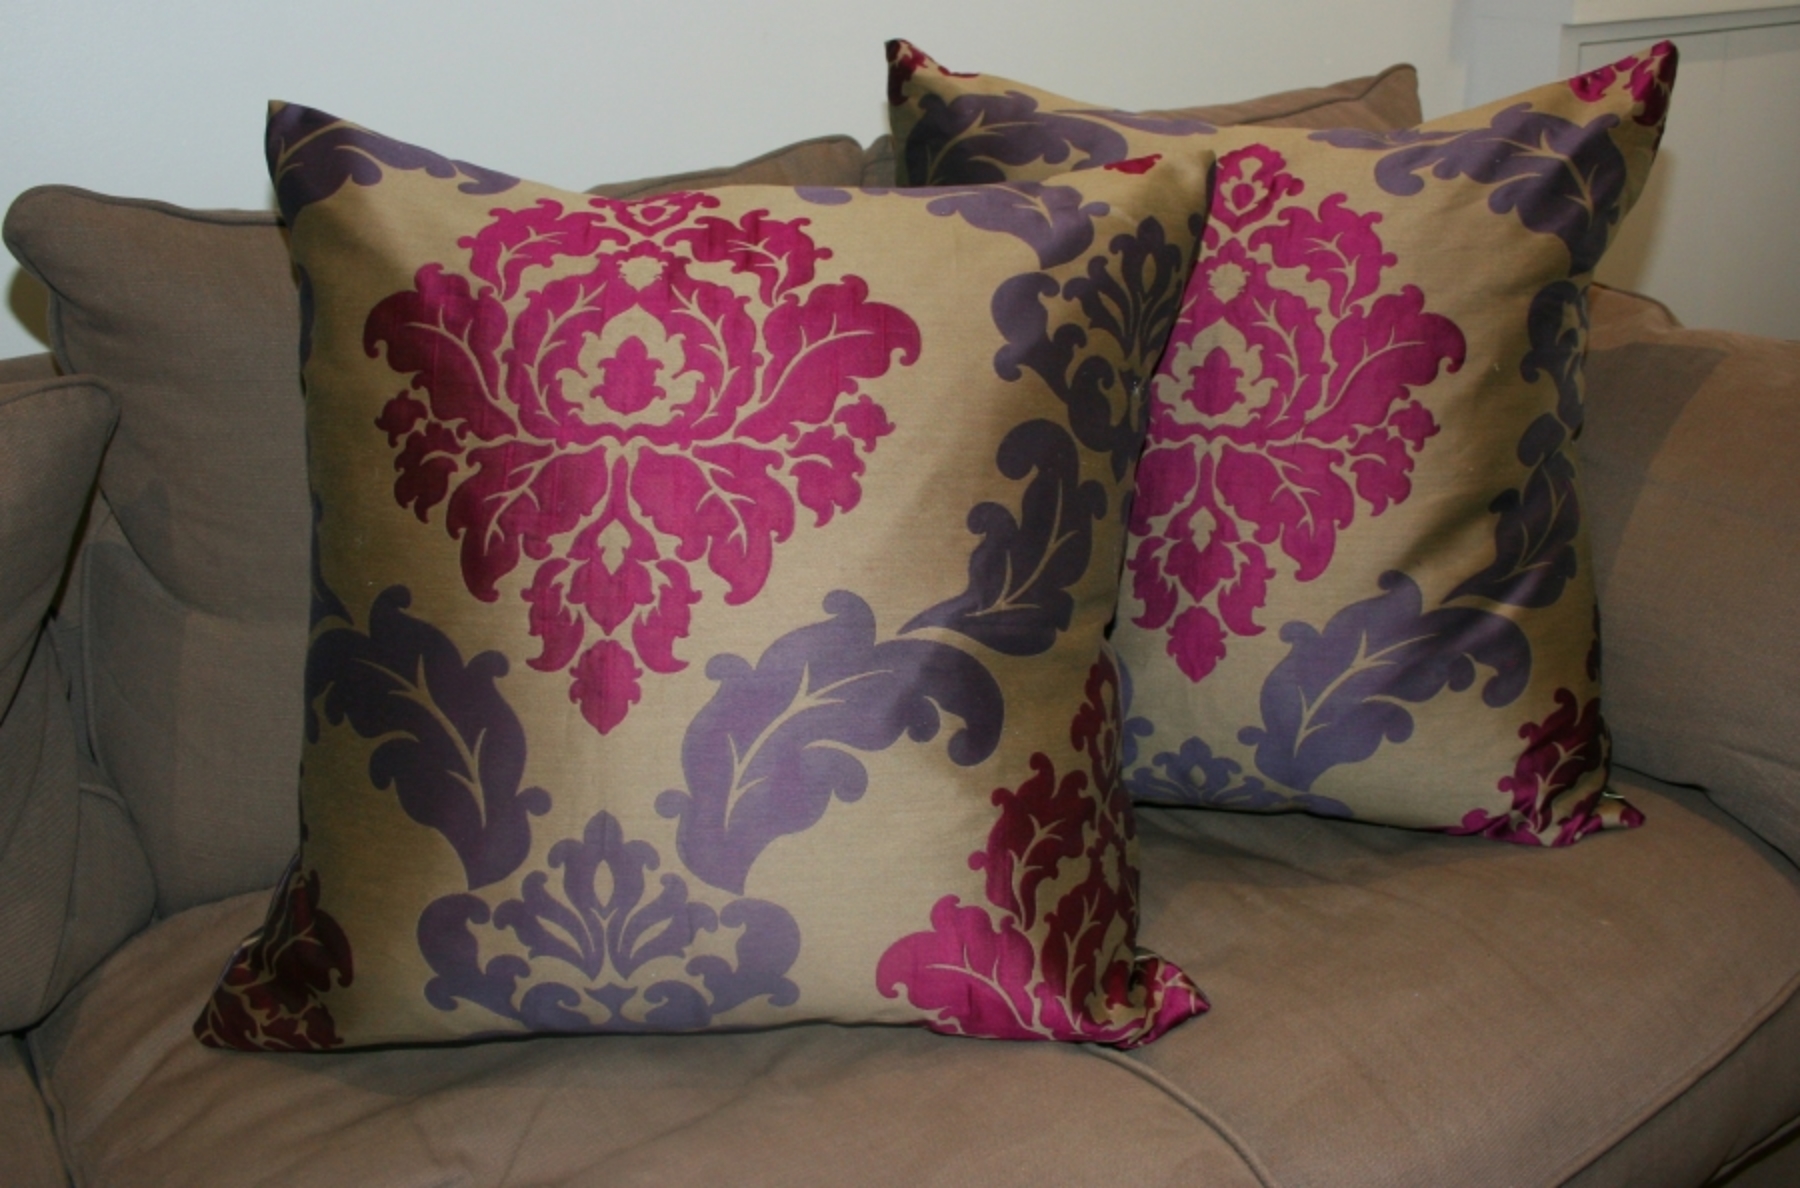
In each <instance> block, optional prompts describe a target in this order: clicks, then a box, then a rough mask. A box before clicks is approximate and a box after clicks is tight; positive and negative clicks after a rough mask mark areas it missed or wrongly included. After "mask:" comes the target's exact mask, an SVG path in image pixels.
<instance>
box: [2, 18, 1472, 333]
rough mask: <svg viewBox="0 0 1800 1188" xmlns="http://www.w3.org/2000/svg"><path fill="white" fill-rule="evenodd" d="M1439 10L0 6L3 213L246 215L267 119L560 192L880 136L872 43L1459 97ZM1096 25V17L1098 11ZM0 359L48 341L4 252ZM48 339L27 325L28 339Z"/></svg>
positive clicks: (1193, 89) (1035, 70)
mask: <svg viewBox="0 0 1800 1188" xmlns="http://www.w3.org/2000/svg"><path fill="white" fill-rule="evenodd" d="M1455 8H1456V4H1455V3H1454V2H1453V0H1358V2H1357V3H1355V4H1345V3H1342V2H1341V0H1259V2H1257V3H1243V2H1241V0H1108V2H1105V3H1095V2H1094V0H1082V2H1076V0H1006V2H999V0H914V2H913V3H911V4H910V5H906V6H896V5H894V4H892V3H876V2H874V0H781V2H780V3H755V2H752V0H634V2H633V3H623V2H620V0H513V2H511V3H492V2H490V3H477V2H475V0H310V2H308V3H304V4H281V5H277V4H272V3H268V2H266V0H161V2H160V3H150V2H148V0H136V2H125V0H51V2H45V0H0V121H3V122H0V127H4V129H5V131H4V133H3V134H0V135H3V137H4V142H5V146H4V149H3V150H0V206H4V205H5V204H9V203H10V202H11V201H12V199H13V197H14V196H15V195H16V194H18V193H19V192H20V191H22V190H24V189H26V188H28V187H30V186H33V185H37V184H40V183H48V182H63V183H69V184H73V185H78V186H85V187H87V188H89V189H93V190H99V191H102V192H106V193H111V194H123V195H132V196H138V197H151V198H161V199H164V200H167V201H171V202H177V203H181V204H183V205H188V206H209V207H245V206H247V207H265V206H267V205H268V200H269V191H268V182H267V179H266V175H265V173H264V167H263V158H262V121H263V106H264V101H265V100H267V99H269V98H283V99H290V100H293V101H296V102H302V103H306V104H309V105H312V106H316V107H320V108H323V109H324V110H326V111H330V112H333V113H334V114H337V115H341V116H344V117H346V118H348V119H353V120H356V121H358V122H360V123H363V124H366V125H369V126H371V127H373V128H376V129H379V130H381V131H383V132H385V133H388V134H390V135H393V136H396V137H399V138H401V139H403V140H410V141H413V142H415V143H419V144H424V145H428V146H430V147H431V148H434V149H437V150H439V151H441V152H445V153H447V154H449V155H451V156H454V157H460V158H463V159H465V160H470V161H475V162H478V163H480V164H483V165H489V166H492V167H494V168H497V169H502V170H505V171H507V172H510V173H516V174H520V175H523V176H526V177H531V178H533V179H536V180H539V181H544V182H549V183H553V184H558V185H564V186H569V187H572V188H582V187H586V186H589V185H593V184H596V183H598V182H601V181H606V180H618V179H622V178H627V177H637V176H642V175H645V174H654V173H663V172H669V171H673V170H678V169H693V168H701V167H705V166H710V165H719V164H725V163H728V162H731V161H736V160H740V159H742V158H744V157H748V156H753V155H755V154H756V153H759V152H762V151H764V150H765V149H769V148H773V147H776V146H777V145H780V144H784V143H786V142H788V141H792V140H796V139H799V138H801V137H805V136H813V135H819V134H822V133H827V132H848V133H850V134H853V135H855V136H857V137H858V138H859V139H861V140H863V141H865V142H866V141H869V140H872V139H874V138H875V137H876V136H878V135H880V134H881V132H882V131H883V130H884V128H883V120H884V119H885V112H884V103H883V94H884V80H885V66H884V60H883V56H882V43H883V41H884V40H885V39H886V38H888V37H893V36H904V37H908V38H911V39H912V40H914V41H916V42H917V43H919V44H920V45H921V46H923V47H925V48H926V49H927V50H928V51H929V52H930V53H932V54H933V55H934V56H936V57H937V58H938V59H939V60H940V61H942V62H944V63H945V64H946V65H948V66H950V67H951V68H953V69H954V68H957V67H965V68H968V69H975V70H984V71H990V72H993V73H998V74H1006V75H1010V76H1012V77H1016V78H1022V79H1025V80H1028V81H1031V82H1035V83H1038V84H1039V85H1042V86H1046V87H1049V88H1051V89H1056V90H1062V91H1064V92H1066V93H1071V94H1075V95H1078V96H1080V97H1082V98H1091V99H1094V100H1096V101H1099V102H1105V103H1110V104H1117V105H1121V106H1125V107H1140V106H1171V105H1182V104H1191V103H1205V102H1215V101H1225V100H1231V99H1240V98H1248V97H1250V96H1252V95H1257V94H1262V93H1266V92H1269V91H1274V90H1281V89H1285V88H1288V87H1295V86H1309V85H1314V84H1318V83H1324V82H1330V81H1333V80H1336V79H1340V78H1346V77H1351V76H1354V75H1359V74H1368V73H1373V72H1374V71H1376V70H1379V69H1381V68H1382V67H1384V66H1387V65H1389V64H1391V63H1393V62H1397V61H1411V62H1414V63H1415V64H1417V65H1418V66H1419V68H1420V71H1421V75H1422V85H1423V90H1424V101H1425V107H1426V111H1427V114H1434V113H1436V112H1443V111H1453V110H1455V109H1457V108H1458V107H1460V106H1461V105H1462V102H1461V101H1462V95H1463V89H1464V84H1463V77H1462V72H1461V67H1460V66H1459V65H1458V64H1457V63H1456V62H1455V61H1454V60H1453V55H1452V40H1453V38H1452V24H1453V10H1454V9H1455ZM1103 13H1104V16H1102V15H1101V14H1103ZM0 262H3V263H0V291H3V292H5V293H6V294H7V302H6V305H7V309H6V310H4V311H0V357H4V356H8V355H15V354H20V353H23V352H25V351H28V350H37V349H41V348H40V347H39V346H38V344H37V341H36V339H35V338H34V337H33V334H32V332H31V331H30V330H29V329H28V326H30V325H31V324H33V323H38V322H40V321H41V307H42V298H41V295H40V294H39V293H38V292H37V291H36V285H35V283H34V282H31V281H30V280H29V278H25V277H23V276H22V274H20V273H18V271H17V269H16V267H15V266H14V265H13V263H12V261H11V260H10V259H7V258H5V257H3V256H0ZM40 333H41V331H40Z"/></svg>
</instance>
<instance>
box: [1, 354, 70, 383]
mask: <svg viewBox="0 0 1800 1188" xmlns="http://www.w3.org/2000/svg"><path fill="white" fill-rule="evenodd" d="M54 378H56V356H54V355H52V354H50V353H49V352H48V351H45V352H43V353H41V354H37V355H15V356H13V357H12V358H10V359H0V384H16V383H22V382H24V381H26V380H47V379H54Z"/></svg>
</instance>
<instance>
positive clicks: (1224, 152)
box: [889, 42, 1675, 845]
mask: <svg viewBox="0 0 1800 1188" xmlns="http://www.w3.org/2000/svg"><path fill="white" fill-rule="evenodd" d="M889 65H890V74H889V96H890V99H891V100H892V106H891V113H892V123H893V130H894V136H895V139H896V141H898V142H899V143H900V145H901V149H900V153H899V157H900V166H899V168H900V176H901V180H902V183H903V184H910V185H935V184H967V183H972V182H983V181H998V180H1002V179H1012V180H1018V179H1026V178H1034V177H1042V176H1045V175H1046V174H1048V173H1052V172H1060V171H1063V170H1067V169H1081V168H1092V167H1095V166H1100V165H1104V164H1106V163H1107V162H1110V161H1116V160H1120V159H1125V158H1135V157H1139V156H1142V155H1143V154H1146V153H1164V154H1175V153H1180V152H1184V151H1201V150H1209V151H1212V152H1215V153H1216V154H1217V155H1218V178H1217V185H1216V187H1215V191H1214V198H1213V202H1212V207H1211V211H1210V214H1209V217H1208V223H1207V228H1206V232H1205V243H1204V246H1203V248H1202V254H1201V261H1200V264H1199V265H1198V266H1197V267H1196V269H1195V272H1194V279H1193V281H1192V283H1191V285H1190V289H1189V292H1188V295H1187V298H1186V301H1185V304H1184V307H1183V310H1182V314H1181V319H1180V322H1179V324H1178V325H1177V327H1176V329H1175V332H1174V334H1173V335H1172V336H1171V338H1170V345H1169V349H1168V352H1167V355H1166V357H1165V359H1164V361H1163V363H1162V366H1161V368H1160V370H1159V372H1158V374H1157V377H1156V379H1155V381H1154V384H1153V387H1152V392H1153V399H1152V412H1151V423H1150V428H1149V435H1148V443H1147V445H1146V449H1145V454H1144V458H1143V462H1142V466H1141V470H1140V475H1139V491H1138V496H1137V503H1136V506H1135V509H1134V512H1133V519H1132V524H1131V540H1130V543H1129V545H1128V561H1127V565H1128V568H1129V575H1128V578H1127V582H1126V591H1125V595H1124V599H1123V603H1122V606H1121V613H1120V621H1119V626H1118V631H1117V634H1116V636H1115V643H1116V645H1117V647H1118V650H1119V654H1120V658H1121V660H1122V662H1123V663H1124V665H1125V668H1126V671H1127V679H1128V685H1127V687H1128V689H1129V690H1130V705H1129V708H1128V710H1127V715H1128V716H1127V724H1126V732H1127V742H1126V765H1127V780H1128V783H1129V785H1130V787H1131V789H1132V792H1133V794H1134V796H1135V797H1137V798H1139V799H1141V800H1145V801H1152V802H1157V803H1171V804H1193V805H1206V806H1213V807H1224V808H1241V809H1252V810H1265V811H1272V810H1284V809H1304V810H1308V811H1312V812H1316V813H1321V814H1327V815H1333V816H1344V817H1355V818H1359V819H1362V820H1367V821H1375V822H1382V823H1386V824H1393V825H1405V826H1413V827H1421V828H1431V829H1443V830H1448V831H1450V832H1455V833H1479V834H1485V835H1488V836H1491V837H1497V838H1504V839H1507V840H1510V841H1515V842H1521V843H1526V844H1547V845H1557V844H1566V843H1570V842H1573V841H1575V840H1577V839H1579V838H1581V837H1582V836H1585V835H1586V834H1588V833H1591V832H1593V831H1595V830H1597V829H1602V828H1606V827H1609V826H1619V825H1630V824H1633V823H1635V822H1636V821H1637V820H1638V819H1639V817H1638V814H1637V813H1636V812H1635V811H1634V810H1633V809H1631V808H1630V807H1629V806H1628V805H1626V804H1625V803H1624V802H1622V801H1620V800H1617V799H1614V798H1611V797H1609V796H1608V795H1606V793H1605V788H1606V780H1607V746H1608V744H1607V736H1606V730H1605V727H1604V725H1603V723H1602V720H1601V716H1600V684H1599V644H1598V634H1597V633H1598V626H1597V622H1596V613H1595V601H1594V592H1593V579H1592V574H1591V572H1590V567H1589V565H1588V560H1587V540H1586V536H1585V532H1584V529H1583V524H1582V517H1581V500H1580V494H1579V487H1578V484H1577V466H1578V461H1577V448H1576V438H1577V436H1578V435H1579V433H1580V431H1581V416H1582V390H1581V385H1582V361H1583V351H1584V335H1585V333H1586V327H1587V312H1586V304H1585V294H1586V288H1587V285H1588V281H1589V278H1590V276H1591V274H1592V272H1593V270H1594V267H1595V265H1596V264H1597V263H1598V262H1599V260H1600V257H1601V254H1602V253H1603V252H1604V251H1605V249H1606V246H1607V244H1608V242H1609V241H1610V240H1611V239H1612V237H1613V236H1614V235H1615V234H1616V232H1617V229H1618V225H1619V222H1620V220H1621V219H1622V218H1623V217H1624V216H1625V213H1626V212H1627V211H1628V210H1629V209H1630V207H1631V205H1632V203H1633V202H1634V201H1635V199H1636V198H1637V195H1638V194H1639V193H1640V192H1641V190H1642V188H1643V185H1644V181H1645V177H1646V175H1647V174H1648V172H1649V169H1650V166H1651V162H1652V161H1653V159H1654V157H1655V154H1656V148H1657V144H1658V142H1659V140H1660V138H1661V135H1662V129H1663V122H1664V117H1665V115H1666V112H1667V106H1668V99H1669V92H1670V88H1671V86H1672V84H1673V80H1674V75H1675V50H1674V47H1673V46H1671V45H1668V44H1662V45H1658V46H1656V47H1655V48H1654V49H1651V50H1649V51H1648V52H1646V53H1643V54H1640V55H1636V56H1633V57H1630V58H1627V59H1625V60H1623V61H1621V62H1619V63H1617V64H1616V65H1614V66H1611V67H1608V68H1606V69H1604V70H1599V71H1595V72H1593V73H1591V74H1587V75H1583V76H1581V77H1579V78H1575V79H1571V80H1569V81H1567V82H1559V83H1554V84H1551V85H1548V86H1544V87H1540V88H1538V89H1536V90H1532V91H1529V92H1526V93H1525V94H1522V95H1518V96H1515V97H1513V98H1510V99H1505V100H1501V101H1499V102H1496V103H1492V104H1489V105H1487V106H1484V107H1480V108H1476V109H1474V110H1471V111H1467V112H1463V113H1460V114H1457V115H1453V116H1447V117H1444V118H1442V119H1437V120H1433V121H1431V122H1429V123H1426V124H1423V125H1421V126H1419V127H1417V128H1413V129H1408V130H1404V131H1399V132H1391V133H1375V132H1369V131H1365V130H1355V129H1337V130H1325V131H1316V132H1302V131H1282V130H1277V129H1270V128H1215V127H1213V126H1211V125H1209V124H1206V123H1203V122H1199V121H1195V120H1192V119H1186V118H1180V117H1174V116H1168V115H1156V114H1149V115H1141V114H1132V113H1128V112H1122V111H1110V110H1107V109H1105V108H1102V107H1096V106H1093V105H1091V104H1085V103H1080V102H1077V101H1074V100H1070V99H1064V98H1060V97H1058V96H1055V95H1052V94H1050V93H1049V92H1045V91H1041V90H1037V89H1035V88H1032V87H1028V86H1025V85H1023V84H1020V83H1015V82H1011V81H1008V80H1006V79H1002V78H996V77H993V76H989V75H958V74H951V73H949V72H948V71H946V70H945V69H944V68H942V67H940V66H939V65H938V64H937V63H936V62H934V61H932V60H931V59H930V58H929V57H927V56H926V55H925V54H924V53H922V52H921V51H919V50H918V49H917V48H915V47H913V46H911V45H909V44H907V43H905V42H895V43H892V44H891V45H890V46H889ZM1021 361H1022V363H1023V365H1025V366H1028V367H1034V368H1038V369H1039V370H1041V371H1043V372H1044V373H1045V374H1046V375H1047V376H1049V377H1050V378H1052V380H1053V382H1058V383H1065V384H1068V385H1071V386H1074V387H1079V385H1080V383H1081V379H1080V377H1079V376H1078V375H1076V374H1074V373H1073V372H1070V371H1067V370H1058V369H1057V361H1056V360H1055V359H1053V358H1051V357H1049V356H1046V355H1042V354H1035V355H1034V354H1030V353H1026V354H1025V355H1023V356H1022V357H1021Z"/></svg>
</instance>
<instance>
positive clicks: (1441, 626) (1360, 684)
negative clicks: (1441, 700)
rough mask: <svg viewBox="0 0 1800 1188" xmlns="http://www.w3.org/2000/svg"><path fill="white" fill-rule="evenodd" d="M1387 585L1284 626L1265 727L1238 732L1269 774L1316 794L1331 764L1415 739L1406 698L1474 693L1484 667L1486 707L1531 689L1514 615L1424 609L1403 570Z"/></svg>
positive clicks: (1266, 696) (1385, 578)
mask: <svg viewBox="0 0 1800 1188" xmlns="http://www.w3.org/2000/svg"><path fill="white" fill-rule="evenodd" d="M1380 584H1381V588H1382V590H1383V593H1381V594H1379V595H1377V596H1375V597H1373V598H1369V599H1365V600H1364V601H1362V602H1357V603H1352V604H1351V605H1350V606H1347V607H1345V608H1344V609H1343V610H1340V611H1339V612H1337V614H1335V615H1333V616H1332V617H1331V619H1330V621H1329V622H1327V623H1326V624H1325V628H1324V630H1323V631H1320V630H1316V629H1315V628H1313V627H1311V626H1309V625H1308V624H1306V623H1300V622H1294V623H1289V624H1287V625H1286V626H1285V627H1283V628H1282V629H1281V638H1282V640H1283V641H1284V642H1285V643H1287V644H1288V645H1289V651H1288V654H1287V656H1286V657H1285V658H1284V659H1283V660H1282V661H1281V662H1280V663H1278V664H1277V665H1276V666H1275V667H1274V668H1273V669H1272V670H1271V671H1270V673H1269V675H1268V677H1267V679H1266V680H1265V681H1264V682H1263V687H1262V697H1261V709H1262V718H1263V725H1262V726H1261V727H1245V728H1244V729H1243V730H1240V731H1239V732H1238V741H1240V742H1242V743H1244V744H1245V745H1246V746H1253V747H1255V748H1256V766H1257V769H1258V770H1259V771H1260V772H1261V773H1262V774H1263V775H1264V776H1265V777H1267V778H1269V779H1271V780H1274V781H1275V782H1276V783H1278V784H1281V785H1283V786H1285V787H1288V788H1292V789H1294V790H1295V791H1298V792H1310V791H1311V789H1312V785H1313V782H1314V781H1315V780H1317V779H1318V778H1319V777H1320V776H1321V775H1323V774H1324V773H1325V772H1326V771H1328V770H1330V769H1331V768H1333V767H1335V766H1338V765H1339V764H1344V763H1359V762H1361V761H1363V760H1365V759H1367V758H1369V757H1370V756H1371V755H1373V754H1374V753H1375V752H1376V750H1377V749H1379V748H1380V746H1381V744H1382V743H1383V742H1389V743H1402V742H1405V741H1406V740H1407V739H1408V738H1410V737H1412V731H1413V719H1412V714H1411V713H1410V712H1408V710H1407V709H1406V703H1411V704H1415V705H1416V704H1420V703H1423V702H1426V701H1430V700H1431V699H1432V698H1434V697H1436V696H1438V695H1439V694H1440V693H1443V692H1444V691H1445V690H1449V691H1451V692H1461V691H1463V690H1465V689H1468V688H1470V687H1471V686H1472V685H1473V684H1474V683H1475V680H1476V677H1477V676H1478V674H1479V672H1480V671H1481V670H1483V669H1485V670H1487V671H1488V672H1490V673H1491V675H1490V676H1489V677H1488V678H1487V680H1486V681H1485V682H1484V683H1483V685H1482V688H1481V699H1482V701H1483V703H1485V704H1486V705H1488V706H1491V707H1496V708H1497V707H1499V706H1503V705H1508V704H1510V703H1512V702H1513V701H1514V700H1516V699H1517V698H1518V696H1519V695H1520V693H1522V692H1524V690H1525V686H1526V685H1527V684H1528V683H1529V681H1530V678H1531V644H1530V642H1529V640H1527V638H1526V636H1525V633H1524V632H1522V631H1520V630H1519V628H1518V627H1517V626H1516V625H1515V624H1514V623H1513V622H1512V621H1511V620H1510V619H1507V618H1505V617H1503V616H1501V615H1497V614H1494V613H1492V612H1490V611H1485V610H1478V609H1474V608H1467V607H1441V608H1439V609H1436V610H1432V611H1425V610H1423V606H1422V596H1421V595H1420V593H1419V588H1418V586H1417V585H1416V584H1414V582H1413V580H1412V579H1411V578H1409V577H1407V576H1406V575H1405V574H1402V573H1399V572H1393V571H1390V572H1388V573H1385V574H1383V575H1382V577H1381V581H1380Z"/></svg>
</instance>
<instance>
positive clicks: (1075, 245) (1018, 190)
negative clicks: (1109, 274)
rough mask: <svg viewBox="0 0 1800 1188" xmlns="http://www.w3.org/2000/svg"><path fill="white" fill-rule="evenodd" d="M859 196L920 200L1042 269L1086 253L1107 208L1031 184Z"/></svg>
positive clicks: (807, 195)
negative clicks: (1008, 240)
mask: <svg viewBox="0 0 1800 1188" xmlns="http://www.w3.org/2000/svg"><path fill="white" fill-rule="evenodd" d="M796 192H797V193H798V194H799V195H800V197H801V198H803V199H805V200H806V201H808V202H813V203H817V204H818V205H820V206H839V205H842V204H843V203H845V202H848V201H849V200H850V193H849V191H847V190H838V189H831V188H829V187H818V186H809V187H802V188H801V189H800V190H798V191H796ZM861 192H862V193H864V194H881V195H897V196H899V197H902V198H912V199H922V200H924V201H925V203H926V207H925V209H926V210H927V211H929V212H930V213H932V214H934V215H937V216H939V217H940V218H948V217H951V216H956V217H958V218H961V219H962V220H963V221H964V222H966V223H968V224H969V225H970V226H971V227H979V228H981V229H982V230H983V231H994V232H998V233H1000V234H1003V235H1011V236H1012V237H1013V238H1015V239H1017V240H1019V241H1020V242H1022V243H1025V244H1027V245H1029V246H1030V248H1031V250H1032V251H1034V252H1036V253H1037V257H1038V266H1039V267H1040V268H1054V267H1056V266H1057V265H1059V264H1066V263H1068V262H1069V261H1070V260H1073V259H1075V258H1076V257H1077V256H1079V255H1081V254H1082V253H1083V252H1085V251H1087V250H1088V248H1089V247H1091V246H1093V242H1094V220H1095V219H1097V218H1100V217H1102V216H1104V215H1105V214H1106V213H1107V212H1108V211H1109V210H1110V209H1111V208H1110V207H1109V206H1107V204H1106V203H1104V202H1089V201H1087V200H1086V199H1085V198H1084V197H1083V196H1082V193H1081V191H1080V190H1078V189H1076V188H1075V187H1074V186H1047V185H1044V184H1043V183H1042V182H1034V181H1015V182H1007V183H1005V184H1004V185H981V186H931V187H928V188H912V187H909V188H904V189H897V188H894V187H891V186H873V187H868V188H866V189H863V190H862V191H861Z"/></svg>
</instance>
